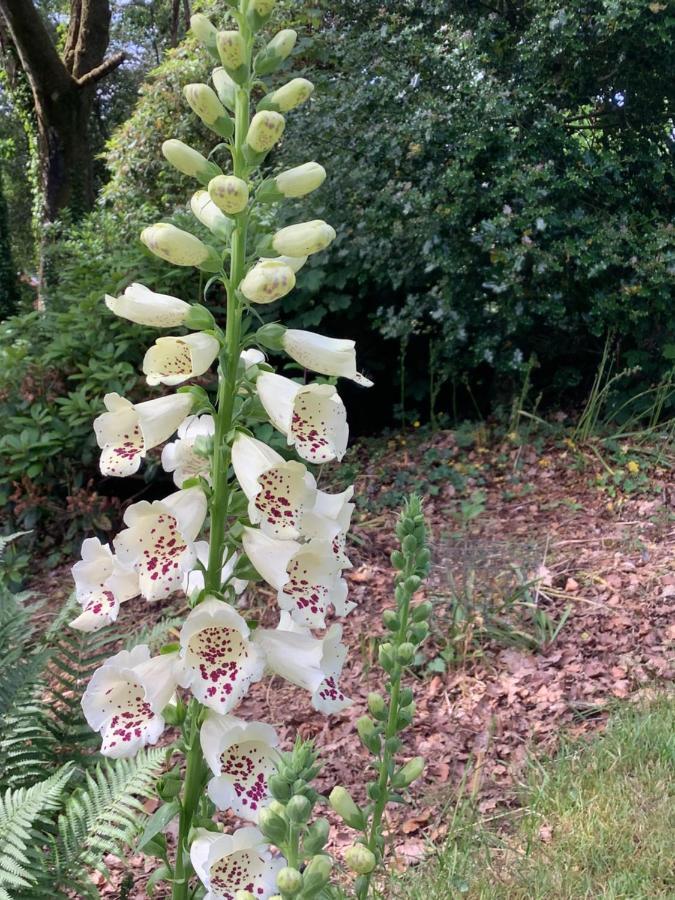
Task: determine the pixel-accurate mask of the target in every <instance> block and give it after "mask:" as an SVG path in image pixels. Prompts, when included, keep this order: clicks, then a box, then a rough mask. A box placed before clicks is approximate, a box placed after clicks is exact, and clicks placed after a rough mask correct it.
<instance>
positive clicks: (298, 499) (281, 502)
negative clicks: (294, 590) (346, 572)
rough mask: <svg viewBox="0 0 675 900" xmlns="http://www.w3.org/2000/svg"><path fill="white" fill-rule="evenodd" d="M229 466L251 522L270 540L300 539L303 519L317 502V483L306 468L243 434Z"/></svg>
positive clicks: (235, 442) (238, 435)
mask: <svg viewBox="0 0 675 900" xmlns="http://www.w3.org/2000/svg"><path fill="white" fill-rule="evenodd" d="M232 466H233V468H234V474H235V475H236V476H237V481H238V482H239V484H240V485H241V489H242V490H243V492H244V493H245V494H246V496H247V497H248V500H249V506H248V515H249V518H250V520H251V522H252V523H253V524H254V525H260V528H261V529H262V530H263V531H264V532H265V534H268V535H270V536H271V537H278V538H281V539H282V540H294V539H296V538H298V537H300V535H301V533H302V521H303V517H304V515H305V513H306V512H307V511H308V510H311V509H312V508H313V507H314V504H315V502H316V481H315V479H314V477H313V476H312V475H311V473H310V472H308V471H307V468H306V467H305V466H304V465H303V464H302V463H299V462H295V461H293V460H291V461H290V462H286V461H285V460H284V458H283V457H282V456H280V455H279V454H278V453H277V452H276V450H272V448H271V447H268V446H267V444H263V442H262V441H258V440H256V439H255V438H252V437H248V435H245V434H242V433H239V434H237V436H236V438H235V439H234V443H233V444H232Z"/></svg>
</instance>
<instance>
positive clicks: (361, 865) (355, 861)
mask: <svg viewBox="0 0 675 900" xmlns="http://www.w3.org/2000/svg"><path fill="white" fill-rule="evenodd" d="M344 859H345V862H346V864H347V865H348V866H349V868H350V869H351V870H352V872H356V873H357V875H368V874H369V872H372V871H373V869H374V868H375V864H376V863H377V860H376V859H375V854H374V853H372V852H371V851H370V850H369V849H368V848H367V847H364V846H363V844H353V845H352V846H351V847H348V848H347V849H346V850H345V856H344Z"/></svg>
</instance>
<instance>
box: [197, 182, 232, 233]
mask: <svg viewBox="0 0 675 900" xmlns="http://www.w3.org/2000/svg"><path fill="white" fill-rule="evenodd" d="M190 209H191V210H192V213H193V215H194V217H195V218H196V219H198V220H199V221H200V222H201V223H202V225H205V226H206V228H208V229H209V231H212V232H213V233H214V234H215V235H217V236H218V237H219V238H221V239H222V240H224V241H226V240H227V239H228V238H229V236H230V234H231V233H232V222H231V220H230V219H228V218H227V216H224V215H223V214H222V212H221V211H220V210H219V209H218V207H217V206H216V204H215V203H214V202H213V200H212V199H211V198H210V197H209V195H208V192H207V191H196V193H194V194H193V195H192V198H191V199H190Z"/></svg>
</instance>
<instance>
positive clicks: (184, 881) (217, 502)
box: [171, 0, 252, 900]
mask: <svg viewBox="0 0 675 900" xmlns="http://www.w3.org/2000/svg"><path fill="white" fill-rule="evenodd" d="M246 3H247V0H240V12H241V13H242V15H241V17H240V27H241V33H242V36H243V38H244V40H245V42H246V47H247V54H248V59H249V60H250V58H251V47H252V35H251V33H250V30H249V29H248V28H247V26H246V16H245V13H246V9H245V7H246ZM249 95H250V86H249V85H248V84H246V85H243V86H241V87H239V88H238V89H237V94H236V100H235V131H234V140H233V147H232V160H233V170H234V174H235V175H237V176H238V177H239V178H243V179H244V180H246V179H247V177H248V168H247V166H246V161H245V158H244V142H245V140H246V134H247V132H248V126H249ZM247 232H248V212H247V211H244V212H243V213H240V215H239V216H238V217H237V219H236V222H235V226H234V229H233V231H232V238H231V244H230V251H231V255H230V277H229V281H225V279H223V283H224V284H226V287H227V321H226V324H225V346H224V347H223V350H222V352H221V356H220V366H219V369H218V406H217V413H216V422H215V425H216V428H215V435H214V443H213V458H212V462H211V484H212V492H211V529H210V541H209V560H208V566H207V570H206V575H205V579H204V581H205V587H206V589H207V590H215V591H217V590H220V586H221V571H222V567H223V553H224V549H225V529H226V523H227V512H228V506H229V498H230V485H229V482H228V470H229V467H230V445H229V441H228V435H229V432H230V431H231V429H232V425H233V424H234V422H233V416H234V401H235V397H236V391H237V366H238V363H239V351H240V343H241V318H242V308H241V301H240V299H239V283H240V282H241V280H242V278H243V277H244V274H245V268H246V237H247ZM201 709H202V707H201V704H200V703H199V702H198V701H197V700H194V699H193V700H191V701H190V706H189V711H188V718H187V720H186V721H187V722H188V723H189V737H188V742H187V755H186V770H185V783H184V789H183V798H182V804H181V813H180V818H179V826H178V847H177V850H176V865H175V869H174V879H173V890H172V894H171V896H172V900H187V897H188V887H189V880H190V876H191V874H192V866H191V864H190V857H189V846H188V843H189V841H188V838H189V833H190V828H191V827H192V823H193V821H194V818H195V813H196V812H197V809H198V807H199V801H200V799H201V797H202V795H203V791H204V781H205V774H206V767H205V763H204V757H203V754H202V748H201V743H200V740H199V719H200V713H201Z"/></svg>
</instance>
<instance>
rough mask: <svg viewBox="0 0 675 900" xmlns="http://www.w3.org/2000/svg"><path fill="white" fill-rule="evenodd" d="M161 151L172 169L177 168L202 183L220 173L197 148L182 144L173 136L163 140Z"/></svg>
mask: <svg viewBox="0 0 675 900" xmlns="http://www.w3.org/2000/svg"><path fill="white" fill-rule="evenodd" d="M162 153H163V155H164V158H165V159H166V161H167V162H168V163H171V165H172V166H173V167H174V169H178V171H179V172H182V173H183V175H188V176H189V177H190V178H196V179H197V180H198V181H201V183H202V184H206V183H207V182H209V181H210V180H211V179H212V178H215V176H216V175H220V168H219V167H218V166H217V165H216V164H215V163H212V162H209V160H208V159H207V158H206V157H205V156H202V154H201V153H200V152H199V151H198V150H195V149H194V148H193V147H190V146H189V145H188V144H184V143H183V141H178V140H176V139H175V138H170V139H169V140H168V141H164V143H163V144H162Z"/></svg>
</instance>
